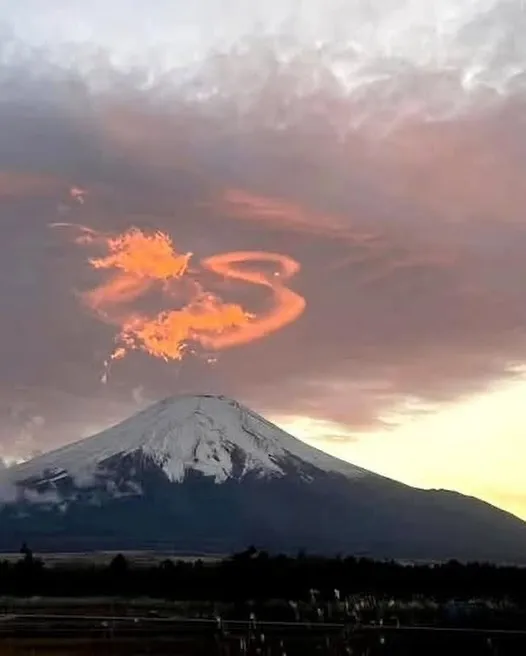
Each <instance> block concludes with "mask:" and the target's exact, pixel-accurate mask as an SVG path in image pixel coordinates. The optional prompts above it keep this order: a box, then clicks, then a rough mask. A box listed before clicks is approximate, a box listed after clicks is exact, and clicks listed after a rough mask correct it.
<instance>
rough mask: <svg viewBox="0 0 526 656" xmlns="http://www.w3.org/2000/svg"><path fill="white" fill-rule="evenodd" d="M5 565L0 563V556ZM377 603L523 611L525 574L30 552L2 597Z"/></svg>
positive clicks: (5, 574)
mask: <svg viewBox="0 0 526 656" xmlns="http://www.w3.org/2000/svg"><path fill="white" fill-rule="evenodd" d="M0 559H1V556H0ZM313 594H315V595H316V597H317V598H318V599H321V600H330V599H334V598H335V596H336V597H338V598H344V597H347V596H349V595H357V594H358V595H376V596H383V597H393V598H396V599H413V598H415V596H422V597H426V598H431V599H434V600H437V601H440V602H444V601H447V600H450V599H457V600H468V599H474V598H485V599H493V600H509V601H511V602H513V603H516V604H519V605H526V568H519V567H511V566H509V567H508V566H497V565H493V564H488V563H467V564H461V563H459V562H457V561H454V560H452V561H449V562H447V563H442V564H413V565H405V564H400V563H397V562H394V561H374V560H371V559H368V558H355V557H352V556H350V557H345V558H322V557H316V556H310V555H307V554H299V555H297V556H296V557H291V556H286V555H282V554H277V555H271V554H268V553H266V552H264V551H258V550H256V549H255V548H253V547H251V548H249V549H247V550H246V551H244V552H241V553H237V554H234V555H232V556H229V557H226V558H224V559H222V560H218V561H213V562H210V561H206V562H204V561H203V560H195V561H183V560H177V561H174V560H170V559H167V560H164V561H162V562H160V563H156V564H151V565H139V564H135V563H133V561H130V560H128V559H127V558H126V557H125V555H122V554H119V555H117V556H115V558H113V560H112V561H111V562H110V563H109V564H107V565H101V564H97V563H96V562H95V561H94V562H93V563H92V564H83V565H79V564H76V565H74V564H69V565H68V564H66V563H64V564H61V565H53V566H49V565H46V564H45V563H44V561H43V560H42V559H41V558H39V557H37V556H35V554H34V553H33V552H32V551H31V549H29V548H28V547H27V546H26V545H24V546H23V548H22V549H21V557H20V559H19V560H17V561H15V562H12V561H7V560H0V595H3V596H7V595H11V596H32V595H40V596H55V597H89V596H125V597H126V596H130V597H132V596H133V597H139V596H144V597H152V598H158V599H168V600H188V601H189V600H209V601H214V600H216V601H230V602H235V601H241V600H247V599H253V600H264V599H283V600H293V599H309V597H311V596H312V595H313Z"/></svg>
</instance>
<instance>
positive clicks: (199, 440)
mask: <svg viewBox="0 0 526 656" xmlns="http://www.w3.org/2000/svg"><path fill="white" fill-rule="evenodd" d="M0 499H1V500H2V503H1V504H0V526H1V527H2V531H1V532H0V549H2V550H12V549H17V548H19V546H20V544H21V543H22V542H23V541H26V542H28V543H30V544H31V545H33V546H34V548H37V549H46V550H55V551H64V550H80V551H84V550H87V549H93V550H97V549H122V550H124V549H131V550H133V549H156V550H166V549H172V550H178V551H182V550H187V551H188V550H193V551H198V552H203V551H205V552H206V551H208V552H215V553H218V552H222V553H229V552H232V551H236V550H240V549H243V548H245V547H246V546H247V545H248V544H256V545H258V546H259V547H262V548H266V549H267V550H269V551H285V552H296V551H298V550H299V549H305V550H307V551H310V552H317V553H325V554H336V553H355V554H356V553H359V554H367V555H370V556H372V557H382V558H405V559H408V558H412V559H430V560H436V559H439V560H440V559H448V558H457V559H459V560H474V559H475V560H493V561H499V562H526V522H523V521H522V520H520V519H518V518H516V517H515V516H513V515H511V514H510V513H506V512H505V511H503V510H500V509H497V508H495V507H493V506H491V505H489V504H487V503H485V502H483V501H480V500H478V499H474V498H470V497H466V496H463V495H461V494H459V493H455V492H451V491H435V490H421V489H418V488H413V487H411V486H408V485H405V484H402V483H399V482H396V481H393V480H391V479H389V478H386V477H383V476H380V475H378V474H374V473H372V472H368V471H367V470H365V469H362V468H360V467H355V466H354V465H352V464H351V463H347V462H345V461H341V460H339V459H337V458H333V457H332V456H329V455H327V454H324V453H323V452H321V451H319V450H317V449H314V448H313V447H310V446H308V445H306V444H304V443H303V442H301V441H300V440H297V439H296V438H294V437H292V436H291V435H289V434H288V433H286V432H285V431H282V430H281V429H279V428H278V427H276V426H274V425H273V424H272V423H271V422H269V421H267V420H266V419H264V418H263V417H261V416H260V415H257V414H256V413H254V412H252V411H251V410H249V409H248V408H245V407H244V406H242V405H241V404H239V403H238V402H237V401H234V400H233V399H228V398H227V397H222V396H213V395H199V396H185V397H175V398H169V399H165V400H163V401H160V402H158V403H157V404H154V405H153V406H150V407H149V408H146V409H145V410H143V411H141V412H139V413H137V414H136V415H134V416H132V417H130V418H128V419H126V420H124V421H123V422H121V423H119V424H117V425H116V426H113V427H110V428H108V429H107V430H105V431H102V432H101V433H99V434H98V435H96V436H94V437H91V438H86V439H84V440H80V441H78V442H75V443H72V444H69V445H67V446H65V447H61V448H60V449H57V450H55V451H52V452H49V453H47V454H44V455H42V456H38V457H37V458H34V459H33V460H31V461H28V462H26V463H22V464H20V465H18V466H15V467H12V468H10V469H8V470H4V471H2V472H1V473H0Z"/></svg>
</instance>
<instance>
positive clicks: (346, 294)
mask: <svg viewBox="0 0 526 656" xmlns="http://www.w3.org/2000/svg"><path fill="white" fill-rule="evenodd" d="M331 3H332V4H331V9H333V10H334V11H333V12H332V13H331V11H329V10H328V9H327V7H326V4H325V3H320V2H315V1H314V0H311V1H310V2H307V3H303V9H302V13H301V14H299V13H298V12H299V9H298V8H297V7H296V5H295V4H294V3H293V2H292V1H291V2H289V3H283V2H280V3H277V2H276V3H273V2H272V3H265V4H264V6H262V5H260V4H258V8H256V5H255V4H254V5H250V3H249V5H247V9H246V11H245V10H243V11H240V12H238V13H237V14H236V15H234V14H235V12H234V7H233V5H232V7H230V6H229V5H228V3H227V4H226V5H225V4H224V3H221V6H220V5H219V3H216V2H213V1H212V0H207V1H206V2H205V0H200V1H199V2H196V3H194V4H193V5H192V8H183V5H180V4H179V3H168V2H161V3H160V4H159V11H158V13H157V14H156V15H155V16H152V15H151V13H148V14H146V13H145V12H146V9H145V8H144V9H143V8H141V7H137V5H136V4H135V5H134V8H133V9H132V5H131V3H129V2H126V1H125V0H120V1H119V2H117V1H116V2H114V3H112V5H111V8H110V9H108V10H107V11H106V9H105V12H106V13H104V15H103V13H102V4H101V3H98V2H95V1H94V2H93V3H90V5H89V6H88V5H85V4H84V3H79V2H68V3H66V2H60V1H59V0H54V1H53V2H51V3H50V5H49V12H46V17H44V18H42V17H41V12H38V16H39V18H38V21H37V13H35V9H36V4H35V3H34V2H31V1H30V0H19V2H18V3H17V4H16V7H11V6H9V7H7V5H6V7H5V8H6V11H5V12H4V16H5V18H4V22H5V29H4V39H3V42H2V43H3V45H2V46H1V47H0V58H1V60H2V62H3V72H2V76H1V79H0V83H1V84H2V94H1V100H0V203H1V207H2V216H1V219H0V226H1V228H2V230H3V235H2V237H3V238H2V240H1V241H0V289H1V291H2V298H3V303H4V305H3V320H2V326H1V327H0V356H1V358H2V363H3V370H2V380H1V381H0V383H1V385H2V390H3V393H4V399H5V403H6V407H5V408H4V411H3V413H4V416H6V417H7V416H9V417H10V419H9V422H7V423H6V424H5V426H4V428H3V429H2V431H1V434H0V439H1V441H2V444H3V450H2V451H1V452H0V453H1V454H2V455H3V456H4V454H5V455H13V454H15V455H16V453H15V452H17V450H18V451H24V450H25V451H27V450H28V449H30V448H31V449H33V448H36V447H38V448H40V447H45V446H47V445H49V444H51V443H56V442H60V441H67V440H70V439H74V438H76V437H77V436H78V435H80V434H81V433H83V432H84V430H85V429H86V426H87V425H88V424H89V425H90V426H93V427H94V428H95V427H97V426H99V425H104V423H107V422H110V421H115V420H117V419H118V418H119V417H120V416H122V415H124V414H127V413H128V412H131V411H132V410H133V409H135V408H137V407H139V406H141V405H142V404H143V403H146V400H148V401H150V400H152V399H154V398H158V397H160V396H166V395H169V394H175V393H179V392H187V391H202V392H208V391H212V392H223V393H228V394H231V395H234V396H238V397H239V398H240V399H241V400H244V401H246V402H247V403H249V404H251V405H253V406H254V407H255V408H256V409H259V410H262V411H265V412H268V413H274V414H279V413H281V414H283V415H296V416H297V415H301V414H306V415H310V416H312V417H314V418H317V419H318V420H320V421H334V422H337V423H340V424H342V425H346V426H348V427H350V429H351V430H356V431H365V430H368V429H370V428H373V427H374V428H376V427H378V426H382V427H384V428H388V427H389V425H390V422H391V421H392V417H393V412H394V411H397V412H400V413H401V414H403V413H404V412H409V410H408V408H409V407H413V406H412V405H411V400H414V399H421V400H422V403H424V402H426V403H430V404H439V403H443V402H447V401H451V400H455V399H458V398H460V397H462V396H465V395H469V394H471V393H473V392H474V391H477V390H480V389H484V387H485V386H488V385H490V384H491V383H492V382H493V381H495V380H499V379H501V378H502V377H506V376H511V375H512V373H510V371H511V370H510V365H512V364H514V363H520V362H523V361H524V357H525V332H524V325H526V324H525V320H526V306H525V305H524V303H523V280H524V279H525V275H526V263H525V260H524V257H523V253H524V249H525V247H526V232H525V220H524V215H523V212H524V207H525V206H526V203H525V201H526V198H525V196H524V194H525V192H524V185H523V183H522V179H523V177H524V170H525V167H526V159H525V154H526V140H525V138H524V137H523V135H524V134H526V132H525V131H524V119H523V116H524V102H525V97H526V96H525V84H526V78H525V74H524V70H525V66H524V64H525V62H526V51H524V48H523V46H522V45H521V44H522V42H523V40H521V39H520V38H519V35H521V34H522V32H521V30H522V29H523V27H524V17H523V14H522V13H520V11H519V5H520V3H519V2H507V3H506V2H497V1H494V2H489V1H488V2H485V3H474V2H468V1H467V0H466V1H464V2H458V0H457V2H455V3H453V2H440V3H438V2H436V3H434V2H430V3H426V5H425V7H423V5H422V3H416V2H410V1H409V0H406V1H405V2H404V1H402V0H397V1H396V2H395V1H394V0H392V1H391V2H385V0H384V2H382V3H381V5H380V4H379V3H370V2H369V3H365V2H363V3H362V2H355V3H345V4H344V3H339V2H337V1H336V0H331ZM145 7H146V5H145ZM1 8H2V3H0V9H1ZM220 11H222V13H221V14H220ZM214 17H215V18H216V19H217V21H219V22H216V23H214ZM291 17H292V18H294V19H297V20H294V21H291V20H290V19H291ZM183 19H184V20H183ZM205 19H206V20H205ZM66 23H67V24H68V25H69V26H70V29H69V30H68V35H69V37H68V42H65V41H64V40H63V39H62V38H61V37H60V34H61V30H62V28H61V26H62V25H65V24H66ZM216 27H217V29H216ZM139 35H140V39H138V37H139ZM138 42H140V43H141V48H140V51H139V49H138V48H137V43H138ZM512 44H515V46H516V47H515V48H512V47H511V45H512ZM73 187H78V188H81V189H83V190H85V192H86V193H85V194H84V195H83V200H84V202H83V203H80V202H78V198H74V197H72V195H71V193H70V190H71V189H72V188H73ZM57 221H60V222H69V223H73V224H82V225H88V226H90V227H92V228H94V229H96V230H98V231H104V232H108V233H111V234H115V233H118V232H122V231H125V230H127V229H129V228H130V227H132V226H137V227H139V228H141V229H143V230H163V231H166V232H167V233H168V234H170V236H171V237H172V238H173V240H174V243H175V245H176V246H177V247H178V248H179V250H180V251H181V252H186V251H191V252H193V253H194V254H195V257H196V258H197V260H206V258H208V257H210V256H212V255H217V254H218V253H224V252H228V251H236V250H241V251H248V250H257V251H269V252H277V253H283V254H285V255H287V256H288V257H290V258H292V259H294V260H296V261H298V262H300V263H301V272H300V273H299V274H298V275H296V276H295V277H294V279H291V280H290V286H291V287H292V289H293V290H295V291H297V293H298V294H300V295H301V296H303V297H304V298H305V299H306V301H307V306H306V310H305V313H304V314H303V315H302V316H301V318H299V319H298V320H297V321H296V322H295V323H292V324H291V325H289V326H287V327H286V328H283V329H282V330H281V331H278V332H276V333H275V334H273V335H272V336H269V337H267V338H266V339H261V340H259V341H255V342H253V343H251V344H249V345H246V346H243V347H239V348H232V349H230V350H227V351H224V352H221V353H220V354H219V355H220V357H219V358H218V360H217V363H216V364H214V365H210V364H206V362H205V361H204V359H201V358H192V357H189V358H186V359H185V360H183V361H182V362H180V363H171V364H166V363H164V362H161V361H159V360H156V359H154V358H147V357H146V356H145V355H141V354H134V355H133V356H131V357H129V358H128V359H127V360H125V361H122V362H119V363H117V364H116V365H115V366H114V367H113V369H112V371H111V376H110V378H109V382H108V384H107V385H106V386H101V384H100V377H101V371H102V366H103V362H104V360H105V359H106V358H107V357H108V355H109V353H110V352H111V351H112V348H113V342H112V340H113V338H114V332H113V328H112V327H111V326H108V325H105V324H103V323H101V322H100V321H98V319H97V317H95V316H93V314H91V313H90V312H89V311H87V309H86V308H85V307H83V306H82V304H81V303H79V295H80V294H81V293H82V292H84V291H86V290H88V289H92V288H93V287H95V286H96V285H97V284H99V283H100V282H101V281H102V280H103V278H101V276H104V275H106V274H107V272H106V274H105V273H104V272H100V271H99V272H97V271H93V270H92V269H91V268H90V267H89V264H88V262H87V256H88V254H87V253H86V252H85V251H83V250H82V248H79V247H78V246H76V245H74V244H73V243H72V240H71V238H70V237H71V235H68V234H66V232H62V233H59V232H58V231H56V230H55V231H53V230H50V229H49V224H50V223H53V222H57ZM209 282H210V284H213V285H214V286H215V287H214V289H215V290H216V291H218V292H220V293H221V295H222V297H224V298H227V299H231V300H232V301H236V302H242V303H243V305H244V306H246V307H247V308H249V309H250V310H253V311H255V312H257V311H259V310H261V309H262V308H264V304H265V302H266V298H265V297H264V296H262V295H261V294H259V293H256V291H255V290H252V289H251V288H250V286H246V287H243V288H241V287H240V286H235V285H233V284H232V281H225V280H221V279H220V277H217V278H214V279H213V280H212V279H210V281H209ZM152 302H155V303H157V304H160V303H162V302H164V301H162V300H161V299H159V298H154V299H153V300H152ZM159 309H162V308H161V307H160V308H159ZM28 399H29V401H28ZM22 401H23V402H24V403H28V402H29V403H30V405H31V413H30V414H31V416H32V417H42V423H41V425H39V426H32V429H31V430H32V433H31V434H32V435H34V437H33V438H32V439H33V441H34V442H35V444H32V445H30V447H29V446H27V444H26V445H25V446H24V444H22V442H21V441H20V437H19V436H20V435H21V431H22V432H23V431H24V430H26V428H27V418H20V417H18V416H17V417H14V416H12V414H11V415H10V414H9V413H11V408H12V407H14V406H16V404H19V403H21V402H22ZM413 405H414V404H413ZM413 411H414V407H413V410H411V412H413ZM94 416H95V417H97V421H95V422H94V421H93V417H94ZM396 416H398V415H396Z"/></svg>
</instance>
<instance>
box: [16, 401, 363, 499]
mask: <svg viewBox="0 0 526 656" xmlns="http://www.w3.org/2000/svg"><path fill="white" fill-rule="evenodd" d="M131 454H144V455H145V456H147V457H148V458H149V459H150V460H151V461H152V462H155V463H156V464H157V465H158V466H159V467H160V468H161V469H162V471H163V472H164V473H165V475H166V476H167V478H168V479H169V480H170V481H173V482H181V481H183V480H184V478H185V475H186V473H187V472H188V471H189V470H194V471H198V472H201V473H202V474H204V475H205V476H210V477H213V478H214V480H215V481H216V483H221V482H224V481H225V480H227V479H228V478H230V477H232V476H233V474H234V469H235V467H236V462H242V463H243V465H242V466H243V470H242V472H241V473H237V476H238V477H239V478H242V477H243V476H245V475H246V474H248V473H252V474H254V475H256V476H258V477H279V476H284V475H286V473H287V472H286V471H285V469H284V466H286V464H287V461H289V462H290V461H291V458H293V459H294V464H295V465H296V470H297V465H298V460H299V461H301V463H305V464H306V465H308V467H307V468H306V469H305V472H304V473H302V472H301V463H300V464H299V471H298V474H299V475H300V476H302V478H304V479H307V480H308V478H309V475H310V473H309V472H310V467H315V468H316V469H318V470H321V471H324V472H335V473H339V474H343V475H344V476H346V477H349V478H355V477H361V476H364V475H367V474H368V472H367V471H366V470H363V469H360V468H358V467H355V466H354V465H351V464H350V463H347V462H344V461H342V460H338V459H337V458H333V457H332V456H329V455H327V454H325V453H323V452H321V451H319V450H317V449H315V448H313V447H310V446H307V445H306V444H304V443H303V442H301V441H299V440H297V439H296V438H294V437H292V436H291V435H289V434H288V433H285V432H284V431H282V430H281V429H279V428H278V427H277V426H274V425H273V424H271V423H270V422H268V421H266V420H265V419H263V418H262V417H260V416H259V415H257V414H256V413H254V412H252V411H251V410H249V409H247V408H245V407H244V406H242V405H241V404H239V403H238V402H236V401H234V400H232V399H228V398H225V397H221V396H207V395H202V396H183V397H176V398H171V399H166V400H164V401H161V402H159V403H156V404H155V405H153V406H151V407H149V408H147V409H146V410H143V411H142V412H139V413H137V414H136V415H134V416H132V417H130V418H129V419H127V420H125V421H123V422H121V423H119V424H117V425H116V426H113V427H111V428H108V429H107V430H105V431H102V432H101V433H99V434H98V435H95V436H93V437H90V438H87V439H84V440H81V441H79V442H75V443H73V444H68V445H67V446H65V447H62V448H60V449H57V450H55V451H51V452H49V453H46V454H44V455H42V456H39V457H37V458H34V459H33V460H30V461H28V462H25V463H22V464H20V465H18V466H16V467H13V468H12V469H11V470H10V471H9V483H10V484H13V483H15V482H20V481H24V480H27V479H32V478H37V479H38V478H44V479H45V480H46V481H47V482H53V481H57V480H59V479H60V478H62V477H63V476H66V475H67V476H69V477H71V478H72V479H73V480H74V481H75V484H77V485H79V486H85V485H90V484H92V483H93V481H94V474H95V473H97V472H99V471H101V470H103V469H104V463H105V462H106V461H108V459H110V458H113V457H115V456H123V457H124V456H126V455H131ZM240 456H241V458H240ZM5 482H6V481H4V483H5ZM4 496H5V495H4Z"/></svg>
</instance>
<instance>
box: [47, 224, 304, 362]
mask: <svg viewBox="0 0 526 656" xmlns="http://www.w3.org/2000/svg"><path fill="white" fill-rule="evenodd" d="M58 225H61V224H55V226H58ZM62 225H64V224H62ZM80 230H81V235H80V236H78V237H77V238H76V242H77V243H78V244H80V245H83V246H90V245H93V246H98V247H99V248H100V247H102V249H103V250H105V251H106V253H105V254H104V255H102V256H100V257H92V258H90V260H89V262H90V264H91V266H92V267H93V268H94V269H100V270H108V271H113V275H111V276H110V277H109V279H108V280H106V281H104V282H102V283H101V284H100V285H99V286H97V287H95V288H94V289H91V290H89V291H86V292H84V293H82V295H81V298H82V300H83V302H84V303H85V304H86V305H87V306H88V307H89V308H90V309H91V310H92V311H93V312H95V313H96V314H97V315H98V316H99V317H100V318H101V319H102V320H103V321H106V322H108V323H110V324H112V325H115V326H116V327H117V328H118V333H117V335H116V339H115V344H116V346H115V349H114V350H113V352H112V354H111V356H110V361H111V360H115V359H119V358H122V357H124V356H125V355H126V354H127V353H128V352H130V351H132V350H141V351H144V352H146V353H148V354H149V355H151V356H153V357H156V358H161V359H163V360H165V361H169V360H180V359H182V357H183V356H184V355H185V353H187V352H188V351H189V349H190V348H191V346H192V345H200V346H201V347H202V348H203V349H206V350H208V351H219V350H222V349H226V348H231V347H233V346H238V345H241V344H247V343H249V342H252V341H254V340H257V339H261V338H262V337H265V336H266V335H269V334H271V333H273V332H275V331H277V330H279V329H280V328H282V327H283V326H286V325H287V324H289V323H292V322H293V321H295V320H296V319H297V318H298V317H299V316H300V315H301V314H302V312H303V310H304V309H305V300H304V298H303V297H302V296H300V295H299V294H297V293H296V292H294V291H292V290H291V289H289V288H288V287H287V286H286V284H285V281H286V280H288V279H289V278H291V277H292V276H293V275H295V274H296V273H297V272H298V271H299V268H300V265H299V264H298V262H296V261H295V260H293V259H292V258H290V257H288V256H286V255H280V254H276V253H267V252H259V251H240V252H232V253H223V254H219V255H214V256H212V257H208V258H206V259H204V260H202V261H201V262H200V266H199V267H197V268H195V269H193V268H190V260H191V257H192V253H179V252H178V251H177V250H176V248H175V245H174V244H173V242H172V240H171V238H170V237H169V236H168V235H167V234H165V233H163V232H152V233H146V232H143V231H142V230H140V229H138V228H130V229H129V230H128V231H126V232H124V233H123V234H120V235H116V236H107V235H102V234H98V233H96V232H94V231H93V230H91V229H89V228H80ZM258 263H259V264H262V263H270V264H273V265H277V266H278V268H277V269H274V270H273V271H272V272H271V273H270V274H266V273H263V272H261V271H258V270H255V269H248V268H246V266H247V265H249V264H252V265H254V264H258ZM206 273H211V274H214V275H215V276H220V277H222V278H223V279H226V280H232V281H238V282H240V283H246V284H251V285H258V286H260V287H263V288H264V289H265V291H267V292H268V294H269V296H270V303H269V306H268V309H266V310H264V311H262V312H261V313H255V312H249V311H247V310H245V309H244V308H243V307H242V306H241V305H240V304H238V303H226V302H224V301H223V300H222V299H221V298H220V297H219V296H218V295H216V294H214V293H212V292H210V291H207V290H206V289H205V287H204V285H203V283H202V282H201V280H200V279H201V278H202V277H203V275H204V274H206ZM159 290H161V291H162V293H163V297H164V298H169V299H170V302H171V304H172V305H176V306H177V307H173V308H170V309H162V310H160V311H158V310H156V311H154V312H149V311H145V310H139V309H137V305H138V302H139V301H140V300H141V299H144V298H145V297H146V296H147V294H148V293H149V292H154V291H159Z"/></svg>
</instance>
